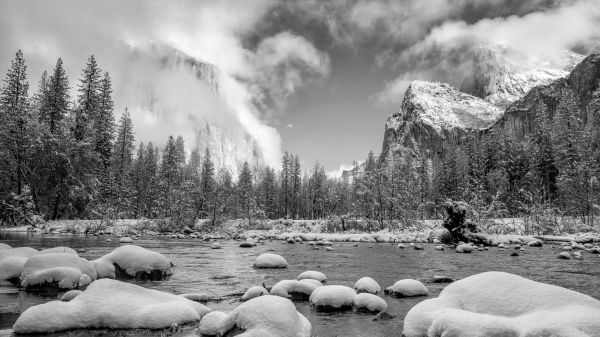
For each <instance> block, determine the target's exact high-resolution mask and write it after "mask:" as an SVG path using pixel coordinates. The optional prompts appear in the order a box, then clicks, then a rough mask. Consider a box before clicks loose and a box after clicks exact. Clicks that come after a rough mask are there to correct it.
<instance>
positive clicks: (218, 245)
mask: <svg viewBox="0 0 600 337" xmlns="http://www.w3.org/2000/svg"><path fill="white" fill-rule="evenodd" d="M210 249H221V244H219V243H218V242H214V243H213V244H211V245H210Z"/></svg>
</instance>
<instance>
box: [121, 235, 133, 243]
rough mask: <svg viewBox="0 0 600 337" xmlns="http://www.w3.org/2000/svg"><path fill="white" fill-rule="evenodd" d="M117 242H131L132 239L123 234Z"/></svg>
mask: <svg viewBox="0 0 600 337" xmlns="http://www.w3.org/2000/svg"><path fill="white" fill-rule="evenodd" d="M119 243H133V239H132V238H130V237H129V236H124V237H122V238H119Z"/></svg>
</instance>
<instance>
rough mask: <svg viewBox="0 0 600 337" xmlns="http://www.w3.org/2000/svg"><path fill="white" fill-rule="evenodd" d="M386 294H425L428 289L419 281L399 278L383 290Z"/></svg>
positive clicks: (411, 295)
mask: <svg viewBox="0 0 600 337" xmlns="http://www.w3.org/2000/svg"><path fill="white" fill-rule="evenodd" d="M385 293H386V294H387V295H391V296H395V297H413V296H427V294H429V290H428V289H427V287H426V286H425V285H424V284H423V283H421V282H420V281H417V280H413V279H404V280H400V281H398V282H396V283H394V285H392V286H391V287H388V288H387V289H386V290H385Z"/></svg>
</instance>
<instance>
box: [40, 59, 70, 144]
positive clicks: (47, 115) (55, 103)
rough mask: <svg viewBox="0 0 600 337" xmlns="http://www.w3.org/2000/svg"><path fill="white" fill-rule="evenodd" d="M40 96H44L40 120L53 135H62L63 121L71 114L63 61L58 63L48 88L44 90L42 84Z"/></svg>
mask: <svg viewBox="0 0 600 337" xmlns="http://www.w3.org/2000/svg"><path fill="white" fill-rule="evenodd" d="M40 86H41V87H40V91H45V94H44V93H43V92H40V95H43V98H42V99H41V101H42V106H41V108H40V120H41V121H42V122H43V123H44V124H45V125H47V127H48V130H49V131H50V133H51V134H53V135H60V134H62V131H63V124H64V123H63V121H64V119H65V117H66V116H67V114H68V113H69V108H70V103H69V102H70V100H71V98H70V97H69V80H68V78H67V74H66V72H65V69H64V68H63V61H62V59H60V58H59V59H58V60H57V61H56V66H55V67H54V71H53V72H52V75H51V76H50V78H49V79H48V83H47V88H46V89H43V88H42V86H43V84H42V83H40Z"/></svg>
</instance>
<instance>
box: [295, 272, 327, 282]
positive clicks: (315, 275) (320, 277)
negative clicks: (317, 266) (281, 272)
mask: <svg viewBox="0 0 600 337" xmlns="http://www.w3.org/2000/svg"><path fill="white" fill-rule="evenodd" d="M296 279H297V280H304V279H311V280H317V281H319V282H321V283H325V282H327V276H325V274H323V273H321V272H320V271H314V270H307V271H305V272H303V273H301V274H300V275H298V277H297V278H296Z"/></svg>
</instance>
